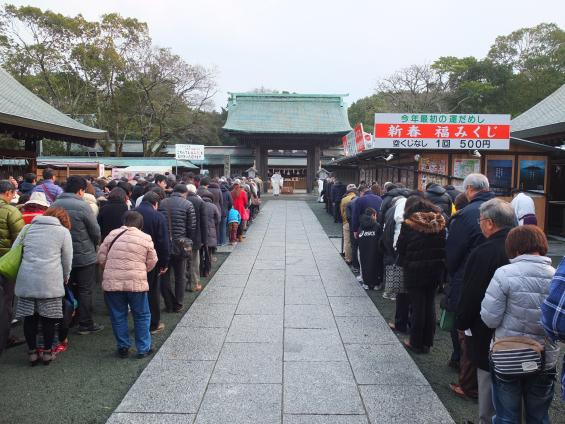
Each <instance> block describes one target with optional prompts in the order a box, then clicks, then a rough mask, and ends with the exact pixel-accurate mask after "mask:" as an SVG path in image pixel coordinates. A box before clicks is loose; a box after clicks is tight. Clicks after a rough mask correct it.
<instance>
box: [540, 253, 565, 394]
mask: <svg viewBox="0 0 565 424" xmlns="http://www.w3.org/2000/svg"><path fill="white" fill-rule="evenodd" d="M541 323H542V325H543V328H544V329H545V332H546V333H547V335H548V337H549V338H550V339H552V340H561V341H565V258H564V259H563V260H562V261H561V263H560V264H559V266H558V267H557V271H556V272H555V275H554V276H553V280H552V281H551V286H550V287H549V295H548V296H547V299H545V301H544V302H543V303H542V305H541ZM561 399H563V400H565V357H563V370H562V372H561Z"/></svg>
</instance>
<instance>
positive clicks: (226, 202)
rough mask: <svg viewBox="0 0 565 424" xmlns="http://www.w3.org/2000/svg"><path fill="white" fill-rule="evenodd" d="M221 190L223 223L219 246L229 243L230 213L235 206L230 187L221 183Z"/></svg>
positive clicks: (221, 224)
mask: <svg viewBox="0 0 565 424" xmlns="http://www.w3.org/2000/svg"><path fill="white" fill-rule="evenodd" d="M220 190H221V191H222V221H221V223H220V235H219V239H218V244H219V245H220V246H221V245H223V244H225V243H226V241H227V227H228V212H229V210H230V209H231V207H232V205H233V201H232V198H231V193H230V186H229V184H228V183H227V182H226V181H223V182H222V183H220ZM259 194H260V190H259Z"/></svg>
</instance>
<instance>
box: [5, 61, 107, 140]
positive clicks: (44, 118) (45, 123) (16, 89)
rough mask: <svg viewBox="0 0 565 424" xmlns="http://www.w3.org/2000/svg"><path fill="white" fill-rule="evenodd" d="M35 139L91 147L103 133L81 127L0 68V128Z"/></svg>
mask: <svg viewBox="0 0 565 424" xmlns="http://www.w3.org/2000/svg"><path fill="white" fill-rule="evenodd" d="M3 125H4V126H6V127H9V129H12V130H14V131H18V132H19V131H20V130H19V129H26V130H31V131H35V132H36V133H37V134H38V135H39V136H41V135H43V136H44V137H46V138H51V139H55V140H65V141H76V142H79V143H81V144H87V145H88V144H90V145H94V143H95V141H96V140H100V139H103V138H105V137H106V131H103V130H99V129H96V128H92V127H89V126H86V125H84V124H81V123H80V122H77V121H75V120H74V119H72V118H70V117H68V116H67V115H65V114H64V113H61V112H59V111H58V110H57V109H55V108H54V107H53V106H51V105H50V104H48V103H46V102H44V101H43V100H41V99H40V98H39V97H37V96H36V95H35V94H33V93H32V92H31V91H29V90H28V89H27V88H25V87H24V86H23V85H21V84H20V83H19V82H18V81H16V80H15V79H14V78H13V77H12V76H11V75H10V74H9V73H8V72H6V71H5V70H4V69H2V68H0V126H3Z"/></svg>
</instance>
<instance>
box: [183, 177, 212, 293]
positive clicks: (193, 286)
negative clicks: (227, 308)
mask: <svg viewBox="0 0 565 424" xmlns="http://www.w3.org/2000/svg"><path fill="white" fill-rule="evenodd" d="M187 188H188V196H187V198H186V199H187V200H188V201H189V202H190V203H192V205H193V206H194V213H195V216H196V228H195V231H194V236H193V237H192V258H191V259H190V264H189V275H190V284H188V285H187V289H188V290H190V291H200V290H202V286H201V285H200V249H201V247H202V244H203V242H205V241H206V239H207V237H208V230H207V228H206V225H205V222H206V220H205V217H204V201H203V200H202V199H201V198H200V196H199V195H197V194H196V186H194V185H193V184H189V185H187Z"/></svg>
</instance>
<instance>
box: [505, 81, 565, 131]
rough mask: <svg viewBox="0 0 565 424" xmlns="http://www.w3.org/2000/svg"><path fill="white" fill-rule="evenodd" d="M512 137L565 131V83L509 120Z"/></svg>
mask: <svg viewBox="0 0 565 424" xmlns="http://www.w3.org/2000/svg"><path fill="white" fill-rule="evenodd" d="M510 131H511V133H512V135H513V136H514V137H522V138H528V137H536V136H541V135H546V134H554V133H557V132H563V131H565V84H564V85H562V86H561V87H560V88H558V89H557V90H555V91H554V92H553V93H552V94H550V95H549V96H547V97H546V98H545V99H543V100H542V101H541V102H539V103H538V104H536V105H535V106H533V107H531V108H530V109H528V110H527V111H525V112H524V113H522V114H521V115H518V116H517V117H516V118H514V119H513V120H512V121H511V122H510Z"/></svg>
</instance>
